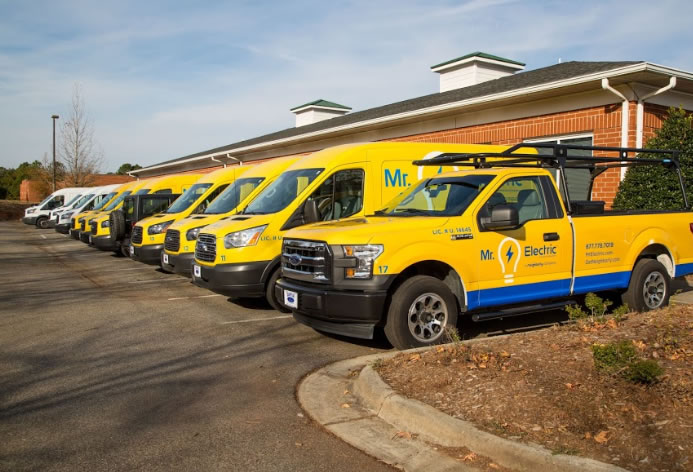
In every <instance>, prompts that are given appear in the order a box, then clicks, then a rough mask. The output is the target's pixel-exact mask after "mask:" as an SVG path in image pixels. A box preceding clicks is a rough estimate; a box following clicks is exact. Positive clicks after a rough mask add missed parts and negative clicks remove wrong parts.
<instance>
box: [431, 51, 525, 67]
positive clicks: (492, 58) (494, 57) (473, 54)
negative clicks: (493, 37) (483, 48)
mask: <svg viewBox="0 0 693 472" xmlns="http://www.w3.org/2000/svg"><path fill="white" fill-rule="evenodd" d="M475 56H477V57H483V58H484V59H491V60H493V61H500V62H507V63H508V64H515V65H518V66H522V67H524V66H525V65H526V64H525V63H524V62H517V61H512V60H510V59H506V58H504V57H500V56H494V55H492V54H486V53H485V52H480V51H477V52H473V53H471V54H467V55H465V56H462V57H458V58H455V59H450V60H449V61H445V62H441V63H440V64H436V65H434V66H431V69H436V68H438V67H441V66H446V65H448V64H452V63H453V62H457V61H462V60H464V59H469V58H470V57H475Z"/></svg>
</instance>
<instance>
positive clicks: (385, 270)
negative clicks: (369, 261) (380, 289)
mask: <svg viewBox="0 0 693 472" xmlns="http://www.w3.org/2000/svg"><path fill="white" fill-rule="evenodd" d="M388 267H389V266H386V265H382V266H378V270H379V271H380V273H381V274H387V269H388Z"/></svg>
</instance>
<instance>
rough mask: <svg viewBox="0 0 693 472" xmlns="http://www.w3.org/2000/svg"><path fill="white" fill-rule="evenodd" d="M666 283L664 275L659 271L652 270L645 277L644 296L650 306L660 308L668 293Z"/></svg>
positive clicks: (646, 303)
mask: <svg viewBox="0 0 693 472" xmlns="http://www.w3.org/2000/svg"><path fill="white" fill-rule="evenodd" d="M666 290H667V287H666V283H665V281H664V277H663V276H662V274H660V273H659V272H650V273H649V274H648V275H647V277H645V284H644V285H643V298H644V301H645V305H647V306H648V308H659V307H660V306H661V305H662V303H663V302H664V296H665V294H666Z"/></svg>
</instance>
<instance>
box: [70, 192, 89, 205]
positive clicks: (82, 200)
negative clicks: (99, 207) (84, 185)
mask: <svg viewBox="0 0 693 472" xmlns="http://www.w3.org/2000/svg"><path fill="white" fill-rule="evenodd" d="M93 196H94V194H93V193H89V194H87V195H85V196H83V197H82V198H80V199H79V200H78V201H77V203H75V204H74V205H73V206H72V208H79V207H81V206H82V205H84V204H85V203H87V202H88V201H89V200H91V199H92V197H93Z"/></svg>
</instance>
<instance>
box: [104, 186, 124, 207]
mask: <svg viewBox="0 0 693 472" xmlns="http://www.w3.org/2000/svg"><path fill="white" fill-rule="evenodd" d="M128 195H130V190H126V191H125V192H123V193H121V194H120V196H119V197H118V198H116V199H115V200H113V201H112V202H111V204H110V205H108V206H107V207H106V208H104V209H103V211H111V210H113V209H114V208H115V207H117V206H118V205H120V202H122V201H123V199H124V198H125V197H127V196H128Z"/></svg>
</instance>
